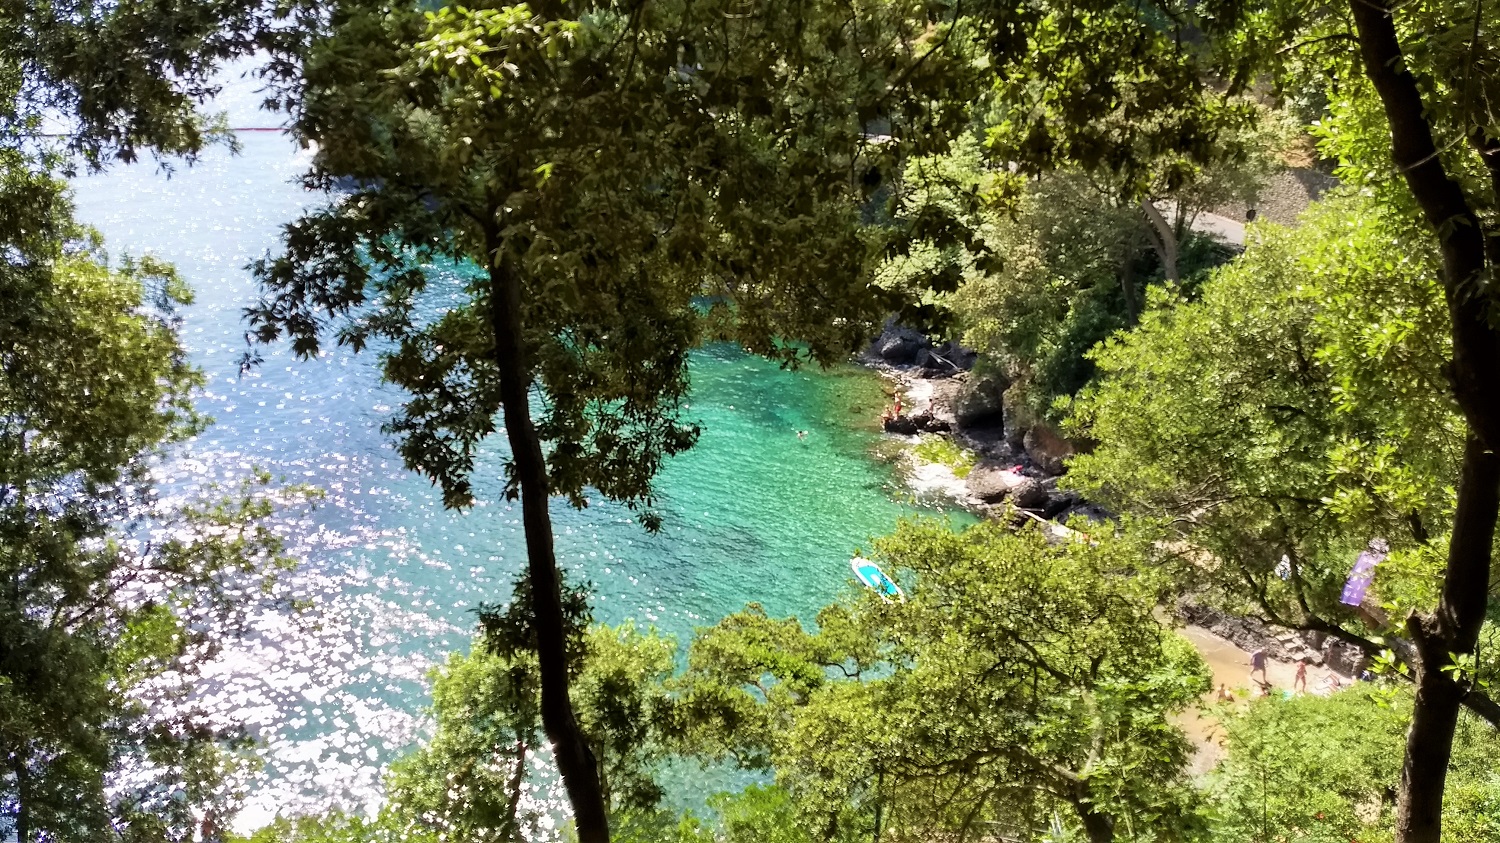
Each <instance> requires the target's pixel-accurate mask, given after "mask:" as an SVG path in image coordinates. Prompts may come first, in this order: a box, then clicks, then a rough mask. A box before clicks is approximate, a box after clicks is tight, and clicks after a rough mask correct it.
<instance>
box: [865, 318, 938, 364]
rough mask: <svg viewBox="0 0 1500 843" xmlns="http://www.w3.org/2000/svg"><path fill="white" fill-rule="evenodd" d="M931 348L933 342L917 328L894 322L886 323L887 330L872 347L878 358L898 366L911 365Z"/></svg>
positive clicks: (882, 332)
mask: <svg viewBox="0 0 1500 843" xmlns="http://www.w3.org/2000/svg"><path fill="white" fill-rule="evenodd" d="M929 348H932V341H931V340H929V339H927V335H926V334H924V333H922V332H921V331H918V330H916V329H915V328H907V327H905V326H903V325H897V324H896V323H895V322H894V321H891V322H886V323H885V329H884V330H882V331H881V332H880V336H878V337H876V338H875V342H874V343H872V344H871V346H870V350H871V351H873V352H874V353H875V356H876V357H879V358H880V359H881V360H884V361H885V362H887V363H894V364H896V365H898V366H907V365H910V364H911V363H912V362H913V361H915V360H916V358H917V354H918V353H919V352H922V351H925V350H926V349H929Z"/></svg>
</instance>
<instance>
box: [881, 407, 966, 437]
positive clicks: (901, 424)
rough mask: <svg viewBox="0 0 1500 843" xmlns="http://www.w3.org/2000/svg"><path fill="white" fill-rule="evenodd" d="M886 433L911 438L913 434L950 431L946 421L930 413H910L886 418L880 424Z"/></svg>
mask: <svg viewBox="0 0 1500 843" xmlns="http://www.w3.org/2000/svg"><path fill="white" fill-rule="evenodd" d="M882 425H883V426H884V427H885V432H886V433H899V434H901V435H902V436H911V435H912V434H914V433H947V432H948V431H950V430H952V429H953V428H952V426H951V425H950V424H949V423H948V420H947V419H945V418H941V417H939V416H936V415H934V414H933V413H931V412H921V413H910V414H906V415H901V416H896V417H895V418H887V419H885V420H884V421H883V422H882Z"/></svg>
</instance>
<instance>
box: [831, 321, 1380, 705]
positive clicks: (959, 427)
mask: <svg viewBox="0 0 1500 843" xmlns="http://www.w3.org/2000/svg"><path fill="white" fill-rule="evenodd" d="M977 359H978V355H977V353H976V352H974V351H973V350H972V349H967V348H964V347H963V346H961V345H959V344H957V343H954V342H952V341H948V342H941V343H934V342H933V341H932V340H931V339H930V338H928V337H927V336H926V335H924V334H922V333H921V332H920V331H916V330H913V329H911V328H906V327H903V326H900V325H897V324H895V323H894V322H888V323H887V324H886V326H885V328H884V330H883V331H882V332H881V334H880V335H879V336H878V337H876V338H875V340H874V341H873V342H872V343H871V344H870V345H869V347H868V348H867V349H866V350H865V351H864V352H863V353H862V354H861V355H859V357H858V362H859V363H861V364H862V365H864V366H866V367H868V368H871V369H874V370H875V371H877V372H880V373H881V374H882V375H884V376H885V377H886V378H888V379H889V380H890V381H891V382H892V383H893V384H894V389H895V391H896V394H897V395H898V396H900V397H901V406H902V413H901V414H900V415H899V416H895V417H887V418H885V419H884V420H883V425H884V427H885V431H886V433H887V434H889V435H891V436H893V437H897V438H899V439H900V440H902V441H903V443H904V444H905V446H906V447H905V448H904V452H903V455H902V459H904V460H907V461H908V465H907V466H906V480H907V484H908V486H909V487H910V488H911V489H912V491H914V492H915V493H917V494H919V495H924V496H941V497H945V498H948V499H950V500H953V501H954V502H956V503H958V504H959V505H961V506H963V507H964V508H966V509H968V510H970V511H972V512H974V513H975V514H977V515H980V516H982V517H989V518H1005V519H1009V520H1011V521H1013V522H1021V521H1036V522H1040V523H1042V524H1044V525H1046V528H1047V529H1048V531H1049V532H1050V533H1051V534H1052V535H1054V536H1056V537H1058V538H1062V537H1065V536H1067V535H1069V534H1070V533H1072V530H1071V529H1070V528H1069V527H1067V526H1066V525H1067V524H1068V523H1069V522H1070V521H1071V522H1072V523H1073V524H1074V525H1075V526H1077V523H1078V522H1077V521H1076V520H1075V519H1076V518H1079V517H1081V518H1084V519H1087V520H1088V521H1090V522H1094V523H1098V522H1103V521H1108V520H1111V519H1112V518H1113V516H1112V515H1111V514H1110V513H1109V512H1108V511H1107V510H1105V509H1104V508H1102V507H1100V506H1098V505H1097V504H1094V503H1091V502H1089V501H1087V500H1084V499H1083V498H1082V497H1081V496H1080V495H1079V494H1078V493H1077V492H1075V491H1072V490H1068V489H1060V488H1059V487H1058V479H1059V477H1061V475H1062V474H1063V473H1064V472H1065V470H1066V465H1065V460H1066V459H1067V457H1069V456H1071V455H1073V454H1074V453H1077V451H1078V448H1079V446H1078V444H1077V443H1074V442H1070V441H1068V440H1067V439H1066V438H1065V437H1063V436H1062V435H1061V434H1059V433H1058V432H1057V431H1055V430H1053V429H1051V428H1050V427H1048V426H1046V425H1043V424H1030V425H1027V424H1022V423H1019V422H1018V418H1017V417H1018V416H1019V415H1020V414H1019V413H1015V412H1013V411H1011V408H1010V407H1009V406H1008V404H1007V401H1006V398H1005V391H1006V387H1007V386H1008V385H1009V384H1007V383H1006V382H1005V381H1004V378H1003V376H1000V375H997V374H993V373H985V372H983V371H982V370H981V371H979V372H976V371H975V369H974V366H975V363H976V362H977ZM928 437H941V438H943V439H945V440H947V441H948V442H951V443H952V444H953V445H954V446H956V448H957V453H960V454H962V455H963V459H964V463H963V465H962V466H961V467H960V466H955V465H951V464H948V463H945V462H935V461H930V460H925V459H923V458H922V457H921V456H919V454H918V451H919V450H920V447H921V445H922V443H923V442H924V441H927V439H926V438H928ZM1176 614H1177V616H1178V617H1179V618H1181V619H1182V620H1183V621H1184V622H1185V623H1186V624H1187V625H1188V626H1189V627H1190V628H1193V629H1199V630H1202V631H1203V632H1205V633H1208V634H1210V635H1213V636H1216V637H1217V638H1219V639H1222V641H1223V643H1224V645H1225V646H1227V647H1230V648H1233V649H1235V650H1238V651H1239V652H1240V653H1241V654H1242V655H1245V656H1246V657H1247V658H1248V654H1249V653H1250V652H1252V651H1254V650H1258V649H1263V650H1265V651H1266V653H1267V655H1268V656H1269V657H1270V658H1271V659H1272V660H1274V661H1278V662H1281V663H1283V664H1293V663H1295V662H1298V661H1303V660H1305V661H1307V662H1308V663H1309V664H1310V665H1313V666H1314V667H1315V668H1318V669H1319V670H1320V671H1326V672H1329V673H1337V674H1341V675H1342V676H1344V677H1345V678H1349V677H1354V676H1358V675H1359V674H1360V672H1361V671H1363V669H1364V667H1365V658H1364V654H1363V653H1362V652H1361V651H1360V650H1359V649H1358V648H1356V647H1354V646H1352V645H1349V644H1346V643H1343V642H1341V641H1339V640H1337V639H1335V638H1332V637H1330V636H1326V635H1322V634H1319V633H1307V632H1299V631H1295V630H1282V629H1277V628H1274V627H1271V626H1269V625H1267V624H1265V623H1263V622H1261V621H1259V620H1257V619H1255V618H1249V617H1239V616H1235V615H1231V614H1229V613H1226V612H1223V611H1220V610H1218V609H1215V608H1212V607H1210V606H1208V605H1204V604H1201V603H1199V602H1197V601H1195V600H1193V599H1191V598H1185V599H1183V600H1181V601H1179V603H1178V605H1177V607H1176Z"/></svg>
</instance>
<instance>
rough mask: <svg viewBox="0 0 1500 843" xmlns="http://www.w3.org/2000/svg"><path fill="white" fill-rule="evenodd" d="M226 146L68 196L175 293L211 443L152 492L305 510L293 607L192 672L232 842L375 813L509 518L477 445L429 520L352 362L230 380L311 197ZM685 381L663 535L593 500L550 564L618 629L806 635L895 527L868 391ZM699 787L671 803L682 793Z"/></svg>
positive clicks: (381, 389)
mask: <svg viewBox="0 0 1500 843" xmlns="http://www.w3.org/2000/svg"><path fill="white" fill-rule="evenodd" d="M241 140H242V143H243V150H242V152H241V154H240V155H238V156H237V157H231V156H230V155H228V154H227V153H224V152H215V153H211V154H209V155H208V156H207V157H206V159H205V160H203V161H202V162H201V163H199V164H198V165H196V166H194V167H192V168H190V169H188V168H179V169H177V171H176V172H175V173H174V174H173V175H172V176H171V177H170V178H168V177H166V176H165V175H164V174H162V173H160V172H158V171H156V170H155V169H154V168H153V167H152V166H151V165H149V164H148V165H137V166H133V167H119V168H116V169H114V170H112V171H110V172H108V173H106V174H104V175H98V176H89V177H84V178H80V179H79V180H77V182H76V191H77V196H76V199H77V204H78V208H79V216H80V217H81V218H82V219H83V220H84V221H86V222H88V223H90V224H92V225H94V226H96V227H97V228H99V229H100V230H101V231H102V232H103V233H104V235H105V237H106V238H107V244H108V247H109V249H110V251H111V253H112V254H113V255H114V256H116V257H118V256H120V255H121V254H124V253H130V254H134V255H141V254H146V253H150V254H154V255H157V256H159V257H161V258H165V259H167V260H170V261H172V262H173V263H175V264H176V265H177V267H178V269H179V271H180V272H181V273H182V275H183V276H184V278H185V279H186V280H187V281H188V282H189V283H190V284H191V285H192V286H193V288H194V289H195V290H196V292H197V301H196V303H195V304H193V305H192V306H191V307H189V308H188V309H187V310H186V312H185V314H184V315H185V323H184V329H183V333H184V339H185V341H186V344H187V346H188V348H189V349H190V352H191V354H192V357H193V359H194V361H195V362H196V363H197V364H198V365H199V366H201V367H202V368H203V369H204V370H205V371H206V372H207V374H208V378H209V386H208V389H207V391H206V394H205V395H204V397H203V400H202V402H201V403H202V408H203V410H204V411H206V412H207V413H209V414H210V415H212V416H213V417H214V418H215V419H216V420H217V424H215V425H214V426H213V427H212V428H211V429H209V430H208V431H207V432H206V433H205V434H203V435H202V436H200V437H199V438H197V439H196V440H195V441H193V442H191V443H190V444H189V445H188V446H187V447H186V449H185V452H184V453H183V454H182V455H181V457H180V458H178V459H176V460H174V461H173V462H172V463H171V464H170V465H169V466H167V467H166V468H165V469H164V479H165V484H164V485H165V487H166V488H167V490H168V491H169V492H175V493H178V494H189V493H191V492H193V491H194V490H198V489H201V488H202V487H203V486H204V485H205V484H207V483H210V482H220V483H233V482H235V481H236V480H239V479H242V478H244V477H246V476H248V475H249V473H250V472H251V471H252V469H253V468H264V469H267V470H269V471H270V472H272V473H273V474H274V475H276V476H278V477H282V478H284V479H285V481H286V482H288V483H307V484H311V485H313V486H316V487H320V488H321V489H323V490H326V497H325V498H324V499H323V500H322V501H321V502H320V503H319V504H318V505H317V506H316V507H314V508H312V509H311V510H308V511H302V510H298V511H295V512H293V513H290V514H289V515H287V516H285V517H284V518H282V520H281V524H280V527H281V529H283V530H284V531H285V532H286V534H287V535H288V538H289V543H290V550H291V552H292V553H293V554H294V555H295V556H297V557H298V558H299V559H300V560H302V561H301V566H300V568H299V570H298V571H297V572H296V573H295V574H294V575H293V577H292V579H291V581H290V582H289V587H290V588H291V589H292V590H293V591H294V592H296V593H298V594H300V595H301V596H304V597H307V598H309V599H310V600H311V601H312V608H311V609H309V610H308V611H307V612H305V613H304V614H302V615H301V616H298V617H288V616H287V615H284V614H280V613H276V612H269V611H268V612H265V613H263V614H262V615H260V616H259V618H258V620H257V622H256V624H255V625H254V627H253V628H252V629H251V630H250V632H249V634H248V635H247V636H246V637H245V638H243V639H241V640H239V641H236V642H234V643H233V645H232V646H230V647H229V648H228V651H227V652H226V654H225V655H224V656H223V658H221V659H220V660H218V661H217V662H216V663H215V664H213V665H211V666H209V667H208V668H207V669H206V670H205V687H206V688H208V689H210V691H211V696H212V703H213V704H214V705H215V706H217V707H218V708H219V710H221V711H222V712H223V713H224V715H225V716H228V717H233V718H236V719H239V720H241V721H243V722H245V723H247V724H248V725H249V726H250V728H251V729H252V731H253V733H254V734H255V735H256V736H257V737H258V738H259V739H260V740H261V741H262V742H263V744H264V754H265V758H266V760H267V763H266V766H265V768H264V770H263V771H262V772H261V773H259V774H257V776H256V777H255V780H254V781H253V782H251V788H250V798H249V804H248V806H247V809H246V811H245V812H244V813H243V814H242V816H241V818H240V820H239V822H238V823H237V825H239V826H241V827H254V826H256V825H258V824H260V823H262V822H264V821H265V820H266V819H268V818H269V817H270V816H273V815H274V814H275V813H276V812H278V811H282V812H297V811H306V810H315V809H318V808H323V807H327V806H330V805H336V806H343V807H348V808H354V809H360V808H367V807H368V806H370V805H371V804H372V803H373V800H374V799H375V797H376V794H377V793H378V783H379V775H380V770H381V767H382V765H383V764H385V763H387V762H388V761H390V760H391V759H392V758H393V757H396V756H397V755H398V754H399V753H400V752H401V751H402V750H404V749H407V748H409V747H410V746H411V745H412V743H413V742H414V741H415V740H418V739H420V737H421V735H422V731H423V728H424V722H425V721H424V719H423V706H424V705H425V703H426V700H427V690H428V689H427V684H426V673H427V671H428V669H429V668H430V667H431V666H432V665H433V664H434V663H435V662H436V661H439V660H440V659H441V658H442V656H443V654H444V653H446V652H448V651H451V650H455V649H462V648H467V647H468V646H469V642H470V635H471V632H472V630H473V626H474V616H473V614H472V613H473V610H474V608H475V607H476V605H477V604H479V603H480V602H484V601H495V600H503V599H504V598H505V597H506V596H508V594H509V588H510V582H511V580H512V578H513V576H514V575H515V573H516V572H517V571H518V570H519V569H520V567H521V565H522V562H523V554H524V549H523V543H522V536H521V522H520V513H519V510H518V507H517V506H516V505H514V504H511V503H509V502H506V501H504V500H500V499H499V498H498V497H497V496H496V495H494V490H495V488H496V483H495V482H494V480H493V473H494V471H495V470H496V468H497V466H498V459H497V458H496V457H497V455H498V454H500V453H501V452H500V451H499V449H500V448H502V447H503V443H502V442H500V441H499V440H498V439H497V440H496V441H495V442H494V443H493V445H492V447H493V448H494V449H495V450H494V451H492V453H491V459H490V460H489V461H488V463H487V465H486V467H485V470H486V471H487V472H488V474H489V479H486V480H484V481H483V482H481V484H480V488H481V492H482V493H481V501H480V503H479V505H478V506H476V507H475V508H474V509H473V510H472V511H469V512H465V513H456V512H449V511H445V510H444V509H443V507H442V505H441V499H440V497H439V496H438V495H437V494H436V493H435V492H434V490H433V489H432V488H431V486H430V485H429V484H428V482H427V481H426V480H423V479H421V478H419V477H417V476H415V475H413V474H411V473H409V472H407V471H405V470H404V469H403V468H402V466H401V463H400V460H399V458H398V457H397V456H396V454H395V453H394V451H393V449H392V447H391V444H390V442H389V441H388V439H387V437H386V436H384V435H383V434H382V433H381V432H380V425H381V423H382V422H383V421H384V420H385V419H387V418H388V417H389V415H390V413H391V411H392V409H393V408H394V407H395V406H396V405H397V404H399V402H400V400H401V395H400V394H399V393H398V392H396V391H395V390H393V389H391V388H390V387H387V386H384V385H382V384H381V383H380V380H379V377H378V373H377V371H376V368H375V367H376V359H375V357H374V356H373V355H368V354H367V355H360V356H355V355H351V354H349V353H347V352H345V351H343V350H338V349H334V350H330V351H329V352H327V353H325V354H324V356H323V357H321V358H320V359H318V360H314V361H308V362H298V361H296V360H295V359H293V357H292V356H291V355H290V354H289V353H287V351H286V350H285V349H282V348H276V349H271V350H269V351H267V352H266V353H265V358H266V359H265V362H264V363H263V364H262V365H261V366H260V367H259V369H258V370H256V371H255V372H254V373H253V374H251V375H249V376H246V377H243V378H242V377H240V376H239V374H238V368H237V365H236V363H237V360H238V358H239V356H240V355H241V354H242V353H243V351H244V350H245V339H244V332H245V327H244V324H243V322H242V318H241V312H242V308H244V307H245V306H246V305H247V304H248V303H249V302H250V301H251V300H252V299H253V297H254V294H255V286H254V283H253V281H252V280H251V279H250V277H249V275H248V273H247V272H246V271H245V269H244V267H245V265H246V264H247V263H248V262H249V261H250V260H252V259H254V258H256V257H258V256H260V255H261V254H262V253H264V252H265V251H266V250H267V249H269V248H272V247H273V246H274V244H275V242H276V238H277V235H278V230H279V226H281V225H282V224H283V223H285V222H287V221H289V220H291V219H293V218H294V217H295V216H296V215H297V213H298V212H299V211H300V210H301V209H303V208H304V207H307V206H309V205H311V204H314V203H316V202H319V201H321V198H322V197H320V196H317V195H313V194H309V193H306V192H304V191H303V190H301V189H300V188H299V187H298V186H296V185H295V184H294V183H293V181H292V180H293V178H294V177H295V176H296V175H297V174H298V173H299V172H300V171H301V170H302V169H303V168H305V166H306V164H307V157H306V155H307V154H306V153H305V152H300V151H298V150H297V149H296V148H295V147H294V146H293V145H292V144H291V143H290V142H289V141H288V140H287V139H285V138H284V137H282V136H280V135H275V134H244V135H242V136H241ZM692 381H693V392H692V396H691V409H690V417H691V418H692V419H694V420H696V421H698V422H700V423H701V425H702V427H703V436H702V439H701V441H700V444H699V445H698V447H697V448H696V449H694V450H693V451H691V452H690V453H688V454H687V455H684V456H681V457H678V458H676V459H674V460H673V461H671V462H670V464H669V465H668V466H667V468H666V469H665V471H664V472H663V473H662V475H661V478H660V493H661V494H660V503H661V511H662V513H663V514H664V515H665V527H664V529H663V530H662V531H661V533H660V534H659V535H654V536H652V535H646V534H645V533H644V532H643V531H642V530H641V529H640V527H639V526H638V525H637V524H636V523H635V522H634V521H633V520H632V519H631V517H630V515H629V514H628V513H626V512H625V511H624V510H623V509H622V508H620V507H619V506H616V505H612V504H609V503H607V502H603V501H598V500H595V501H594V502H593V504H592V505H591V506H589V507H588V508H587V509H584V510H581V511H579V510H574V509H571V508H569V507H567V506H565V505H562V504H560V503H559V504H557V505H556V506H555V508H554V518H555V521H554V524H555V525H556V531H557V547H558V557H559V559H560V561H561V563H562V564H563V565H565V566H566V567H567V568H568V569H569V570H570V571H571V572H573V573H574V575H575V578H576V579H580V580H583V579H586V580H588V581H590V582H592V583H593V584H594V587H595V598H594V602H595V616H596V618H597V619H598V620H601V621H605V622H610V623H614V622H619V621H622V620H626V619H634V620H636V621H638V622H640V623H643V624H650V625H654V626H656V627H657V628H659V629H661V630H663V631H666V632H669V633H671V634H674V635H676V636H677V637H678V638H679V640H683V641H685V639H686V637H687V636H688V635H689V634H690V633H691V631H692V629H693V628H694V627H695V626H701V625H705V624H709V623H712V622H713V621H715V620H716V619H718V618H719V617H722V616H723V615H724V614H725V613H727V612H730V611H733V610H735V609H737V608H739V607H740V606H742V605H743V604H744V603H745V602H747V601H751V600H756V601H760V602H762V603H764V604H765V605H766V607H767V609H768V610H769V611H770V612H772V613H775V614H786V613H794V614H798V615H801V616H803V617H810V616H811V615H812V614H813V613H814V612H815V611H816V609H817V607H819V606H821V605H823V604H824V603H826V602H828V601H829V600H830V599H832V598H833V597H834V596H835V595H836V594H837V593H838V592H839V591H840V590H841V589H843V588H847V587H850V586H849V583H850V575H849V568H848V564H847V562H848V559H849V557H850V554H851V551H853V550H854V548H855V547H856V546H859V545H861V544H865V543H867V542H868V540H869V539H870V538H871V537H872V536H876V535H879V534H882V533H884V532H887V531H888V530H889V529H890V528H891V527H892V526H893V524H894V523H895V521H896V519H897V518H899V517H900V516H902V515H903V514H904V513H909V512H911V511H912V510H911V507H910V505H908V504H903V503H899V502H898V500H900V499H902V498H904V497H905V496H904V494H903V493H902V492H901V491H900V490H899V489H898V488H897V486H896V484H895V483H894V478H893V477H892V476H891V472H890V470H889V468H888V467H887V466H885V465H882V464H881V463H879V462H877V461H876V460H874V459H872V458H871V455H870V450H871V447H872V445H873V444H874V443H875V441H876V433H875V432H874V430H873V429H872V426H871V424H870V420H871V419H873V417H874V416H875V415H876V414H877V413H878V412H879V407H880V404H881V401H882V392H881V388H880V383H879V381H878V380H877V379H876V378H875V377H874V376H873V375H871V374H870V373H868V372H865V371H861V370H858V369H855V368H853V367H849V368H845V369H840V370H837V371H833V372H828V373H823V372H798V373H791V372H784V371H780V370H778V369H777V368H776V367H774V366H772V365H770V364H767V363H765V362H764V361H761V360H758V359H754V358H750V357H747V356H745V355H743V354H741V353H739V352H737V351H734V350H732V349H723V348H720V349H710V350H705V351H703V352H700V353H698V354H697V356H696V357H695V358H694V360H693V368H692ZM798 430H807V431H809V435H808V436H807V438H806V439H805V440H802V439H799V438H798V437H797V435H796V431H798ZM502 438H503V437H502ZM713 778H714V777H712V776H710V777H708V780H705V779H704V777H703V776H701V775H698V774H694V775H693V778H692V782H691V784H689V782H688V781H687V780H686V778H685V777H683V779H682V780H681V781H678V782H675V783H669V784H675V785H676V787H677V790H678V791H679V792H681V791H691V790H695V789H696V790H700V791H701V790H703V789H705V788H710V787H712V786H713V781H712V779H713ZM541 798H547V797H546V794H543V795H542V797H541Z"/></svg>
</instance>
